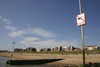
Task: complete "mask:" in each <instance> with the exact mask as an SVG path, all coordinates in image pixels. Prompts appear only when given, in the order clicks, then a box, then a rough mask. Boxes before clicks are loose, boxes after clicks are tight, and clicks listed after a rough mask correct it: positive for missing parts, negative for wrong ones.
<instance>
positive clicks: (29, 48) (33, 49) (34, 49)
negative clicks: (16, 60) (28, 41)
mask: <svg viewBox="0 0 100 67" xmlns="http://www.w3.org/2000/svg"><path fill="white" fill-rule="evenodd" d="M26 51H28V52H32V51H35V52H36V48H34V47H28V48H26Z"/></svg>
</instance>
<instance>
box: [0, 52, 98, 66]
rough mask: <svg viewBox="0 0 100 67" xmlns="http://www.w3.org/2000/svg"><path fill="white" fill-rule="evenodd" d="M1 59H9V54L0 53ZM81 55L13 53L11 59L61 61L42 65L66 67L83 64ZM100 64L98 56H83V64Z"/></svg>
mask: <svg viewBox="0 0 100 67" xmlns="http://www.w3.org/2000/svg"><path fill="white" fill-rule="evenodd" d="M0 56H1V57H6V58H9V59H11V53H0ZM82 57H83V56H82V54H80V55H72V54H71V55H61V54H30V53H22V54H21V53H14V54H13V58H12V59H16V60H37V59H63V60H60V61H56V62H50V63H46V64H43V65H53V66H58V67H64V66H67V65H79V64H83V58H82ZM89 62H92V63H100V54H95V55H85V63H89Z"/></svg>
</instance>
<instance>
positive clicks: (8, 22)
mask: <svg viewBox="0 0 100 67" xmlns="http://www.w3.org/2000/svg"><path fill="white" fill-rule="evenodd" d="M3 21H4V22H5V23H6V24H11V21H9V20H8V19H3Z"/></svg>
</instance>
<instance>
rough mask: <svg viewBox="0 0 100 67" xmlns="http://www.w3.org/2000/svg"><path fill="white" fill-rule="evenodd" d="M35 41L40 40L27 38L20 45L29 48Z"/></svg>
mask: <svg viewBox="0 0 100 67" xmlns="http://www.w3.org/2000/svg"><path fill="white" fill-rule="evenodd" d="M35 40H39V38H35V37H27V38H24V41H20V43H22V44H25V45H26V46H29V45H31V44H32V43H31V42H32V41H35Z"/></svg>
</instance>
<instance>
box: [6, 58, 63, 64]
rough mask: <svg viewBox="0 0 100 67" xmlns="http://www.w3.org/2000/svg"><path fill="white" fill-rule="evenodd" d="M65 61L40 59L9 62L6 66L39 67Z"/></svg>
mask: <svg viewBox="0 0 100 67" xmlns="http://www.w3.org/2000/svg"><path fill="white" fill-rule="evenodd" d="M60 60H63V59H40V60H7V61H6V64H9V65H30V64H31V65H38V64H45V63H50V62H55V61H60Z"/></svg>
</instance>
